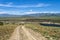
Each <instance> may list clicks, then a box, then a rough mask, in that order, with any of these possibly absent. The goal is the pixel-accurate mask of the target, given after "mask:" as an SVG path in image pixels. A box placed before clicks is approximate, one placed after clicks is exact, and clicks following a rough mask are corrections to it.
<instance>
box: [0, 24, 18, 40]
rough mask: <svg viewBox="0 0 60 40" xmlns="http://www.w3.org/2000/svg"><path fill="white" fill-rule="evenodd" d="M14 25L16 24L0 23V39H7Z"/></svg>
mask: <svg viewBox="0 0 60 40" xmlns="http://www.w3.org/2000/svg"><path fill="white" fill-rule="evenodd" d="M16 27H17V25H12V24H8V25H6V24H5V25H2V26H1V25H0V40H7V39H8V38H9V37H10V36H11V33H12V32H13V31H14V29H15V28H16Z"/></svg>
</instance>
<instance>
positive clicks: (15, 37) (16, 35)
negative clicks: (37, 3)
mask: <svg viewBox="0 0 60 40" xmlns="http://www.w3.org/2000/svg"><path fill="white" fill-rule="evenodd" d="M8 40H47V39H46V38H44V37H43V36H42V35H40V34H39V33H37V32H34V31H33V30H31V29H27V28H25V26H18V27H17V28H16V29H15V30H14V32H13V33H12V35H11V37H10V38H9V39H8Z"/></svg>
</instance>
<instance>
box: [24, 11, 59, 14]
mask: <svg viewBox="0 0 60 40" xmlns="http://www.w3.org/2000/svg"><path fill="white" fill-rule="evenodd" d="M36 13H60V12H58V11H42V12H38V11H28V12H24V14H36Z"/></svg>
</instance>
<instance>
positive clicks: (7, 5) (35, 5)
mask: <svg viewBox="0 0 60 40" xmlns="http://www.w3.org/2000/svg"><path fill="white" fill-rule="evenodd" d="M12 4H13V3H12V2H10V3H8V4H0V6H3V7H16V8H21V7H23V8H26V7H46V6H50V4H44V3H39V4H34V5H31V4H30V5H12Z"/></svg>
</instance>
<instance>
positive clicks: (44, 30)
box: [26, 23, 60, 40]
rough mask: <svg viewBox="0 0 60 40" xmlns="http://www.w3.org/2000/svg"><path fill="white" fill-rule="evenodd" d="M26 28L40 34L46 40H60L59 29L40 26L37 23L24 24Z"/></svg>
mask: <svg viewBox="0 0 60 40" xmlns="http://www.w3.org/2000/svg"><path fill="white" fill-rule="evenodd" d="M26 27H27V28H31V29H32V30H34V31H36V32H39V33H41V34H42V35H43V36H44V37H46V38H47V39H48V40H60V27H52V26H42V25H39V24H38V23H30V24H26Z"/></svg>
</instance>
